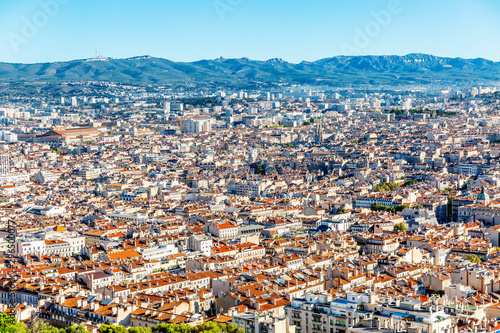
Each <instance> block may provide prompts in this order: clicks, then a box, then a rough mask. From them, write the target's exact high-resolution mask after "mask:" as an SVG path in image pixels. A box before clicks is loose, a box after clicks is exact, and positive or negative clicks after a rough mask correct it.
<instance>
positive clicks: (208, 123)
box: [180, 118, 214, 133]
mask: <svg viewBox="0 0 500 333" xmlns="http://www.w3.org/2000/svg"><path fill="white" fill-rule="evenodd" d="M213 122H214V120H213V119H212V118H186V119H183V120H181V123H180V126H181V131H183V132H185V133H210V132H212V124H213Z"/></svg>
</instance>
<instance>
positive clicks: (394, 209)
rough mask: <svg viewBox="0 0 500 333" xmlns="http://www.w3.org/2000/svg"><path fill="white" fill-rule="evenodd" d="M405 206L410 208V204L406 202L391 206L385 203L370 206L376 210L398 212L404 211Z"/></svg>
mask: <svg viewBox="0 0 500 333" xmlns="http://www.w3.org/2000/svg"><path fill="white" fill-rule="evenodd" d="M405 208H410V205H408V204H404V205H397V206H395V207H390V206H385V205H379V204H372V205H371V206H370V209H371V210H372V211H374V212H380V211H383V212H389V213H393V214H394V213H396V212H402V211H403V209H405Z"/></svg>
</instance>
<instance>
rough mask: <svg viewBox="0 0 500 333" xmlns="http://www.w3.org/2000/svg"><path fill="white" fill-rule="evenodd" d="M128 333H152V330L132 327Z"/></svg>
mask: <svg viewBox="0 0 500 333" xmlns="http://www.w3.org/2000/svg"><path fill="white" fill-rule="evenodd" d="M128 333H151V328H149V327H148V328H142V327H131V328H129V329H128Z"/></svg>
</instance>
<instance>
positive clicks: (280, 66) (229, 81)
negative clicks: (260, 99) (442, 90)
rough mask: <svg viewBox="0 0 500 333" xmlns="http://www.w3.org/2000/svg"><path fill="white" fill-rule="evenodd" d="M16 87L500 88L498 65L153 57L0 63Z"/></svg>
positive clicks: (2, 76)
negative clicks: (95, 83)
mask: <svg viewBox="0 0 500 333" xmlns="http://www.w3.org/2000/svg"><path fill="white" fill-rule="evenodd" d="M19 81H27V82H54V83H61V82H70V81H71V82H75V81H105V82H116V83H128V84H195V85H212V86H227V85H231V86H250V85H254V86H255V85H262V86H264V85H273V84H310V85H328V86H351V85H370V86H373V85H387V86H401V85H404V86H408V85H432V84H434V85H452V84H453V85H457V84H458V85H469V84H483V85H487V84H495V85H496V84H499V83H500V62H494V61H490V60H486V59H483V58H477V59H463V58H443V57H437V56H433V55H427V54H418V53H414V54H408V55H406V56H336V57H332V58H325V59H321V60H318V61H313V62H307V61H303V62H301V63H298V64H294V63H289V62H286V61H284V60H282V59H270V60H267V61H257V60H250V59H248V58H238V59H225V58H218V59H214V60H200V61H195V62H174V61H170V60H167V59H162V58H155V57H151V56H141V57H133V58H127V59H111V58H103V57H97V58H92V59H83V60H73V61H67V62H53V63H38V64H19V63H0V82H19Z"/></svg>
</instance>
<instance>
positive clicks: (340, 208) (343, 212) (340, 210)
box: [336, 207, 345, 215]
mask: <svg viewBox="0 0 500 333" xmlns="http://www.w3.org/2000/svg"><path fill="white" fill-rule="evenodd" d="M340 214H345V209H344V207H339V208H337V213H336V215H340Z"/></svg>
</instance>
